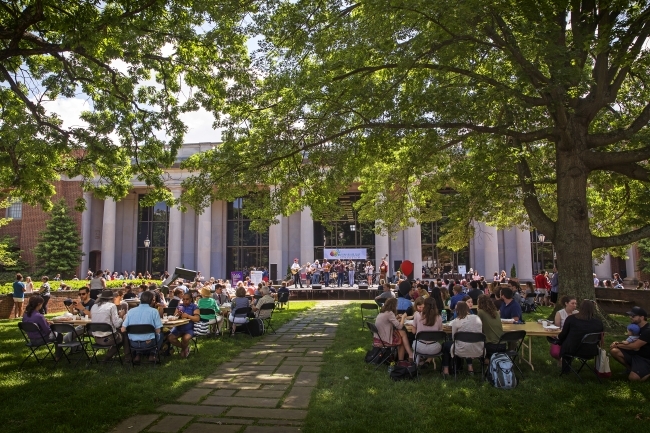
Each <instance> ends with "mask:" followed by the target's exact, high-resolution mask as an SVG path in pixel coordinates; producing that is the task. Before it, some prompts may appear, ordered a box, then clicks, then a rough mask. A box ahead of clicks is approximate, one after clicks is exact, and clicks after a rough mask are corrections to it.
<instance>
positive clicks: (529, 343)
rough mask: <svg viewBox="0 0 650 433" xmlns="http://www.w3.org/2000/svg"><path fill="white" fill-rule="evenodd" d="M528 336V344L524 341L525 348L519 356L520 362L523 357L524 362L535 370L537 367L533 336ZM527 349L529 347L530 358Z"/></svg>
mask: <svg viewBox="0 0 650 433" xmlns="http://www.w3.org/2000/svg"><path fill="white" fill-rule="evenodd" d="M527 337H528V344H526V343H525V342H524V343H522V346H523V348H524V350H523V353H522V355H523V356H520V357H519V363H521V360H522V359H523V360H524V362H525V363H526V364H528V365H530V369H531V370H533V371H534V370H535V367H534V366H533V338H532V337H531V336H530V335H527ZM526 349H528V359H526V356H525V355H526Z"/></svg>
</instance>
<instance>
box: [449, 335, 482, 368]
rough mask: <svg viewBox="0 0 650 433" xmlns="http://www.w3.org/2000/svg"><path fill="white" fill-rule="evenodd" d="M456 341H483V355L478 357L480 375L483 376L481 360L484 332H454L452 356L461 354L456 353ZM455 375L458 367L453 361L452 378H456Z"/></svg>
mask: <svg viewBox="0 0 650 433" xmlns="http://www.w3.org/2000/svg"><path fill="white" fill-rule="evenodd" d="M458 341H461V342H463V343H483V355H481V356H480V357H479V360H480V361H481V377H484V375H485V372H484V369H485V367H484V365H483V360H484V359H485V334H483V333H482V332H456V334H454V344H453V345H452V347H453V350H454V356H461V355H458V354H457V353H456V342H458ZM457 376H458V368H456V365H455V363H454V380H456V379H457Z"/></svg>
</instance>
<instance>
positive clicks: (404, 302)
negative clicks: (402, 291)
mask: <svg viewBox="0 0 650 433" xmlns="http://www.w3.org/2000/svg"><path fill="white" fill-rule="evenodd" d="M412 306H413V303H412V302H411V301H409V300H408V299H406V298H397V311H406V310H408V309H409V307H412Z"/></svg>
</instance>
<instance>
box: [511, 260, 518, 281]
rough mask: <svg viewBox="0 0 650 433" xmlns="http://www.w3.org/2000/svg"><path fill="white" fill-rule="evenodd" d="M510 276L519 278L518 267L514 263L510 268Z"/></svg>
mask: <svg viewBox="0 0 650 433" xmlns="http://www.w3.org/2000/svg"><path fill="white" fill-rule="evenodd" d="M510 278H517V268H516V267H515V264H514V263H513V264H512V268H510Z"/></svg>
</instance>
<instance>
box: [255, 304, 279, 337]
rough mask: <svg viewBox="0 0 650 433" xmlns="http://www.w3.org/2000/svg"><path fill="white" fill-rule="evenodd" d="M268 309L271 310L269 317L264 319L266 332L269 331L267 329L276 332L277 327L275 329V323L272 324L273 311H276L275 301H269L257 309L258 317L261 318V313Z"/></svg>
mask: <svg viewBox="0 0 650 433" xmlns="http://www.w3.org/2000/svg"><path fill="white" fill-rule="evenodd" d="M266 310H271V311H270V312H269V317H266V318H264V319H262V320H263V321H264V333H266V332H267V329H270V330H271V331H273V333H274V334H275V329H273V325H272V324H271V320H272V319H273V311H275V303H271V302H269V303H267V304H263V305H262V306H261V307H260V309H259V310H258V311H257V317H258V318H259V316H260V313H261V312H262V311H266Z"/></svg>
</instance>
